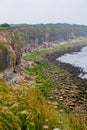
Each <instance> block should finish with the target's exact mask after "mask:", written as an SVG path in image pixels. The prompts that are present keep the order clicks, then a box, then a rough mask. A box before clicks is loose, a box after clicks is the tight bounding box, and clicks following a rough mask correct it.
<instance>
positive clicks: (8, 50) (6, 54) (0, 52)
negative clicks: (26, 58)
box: [0, 24, 87, 72]
mask: <svg viewBox="0 0 87 130" xmlns="http://www.w3.org/2000/svg"><path fill="white" fill-rule="evenodd" d="M81 36H83V37H85V36H87V26H82V25H69V24H46V25H43V24H40V25H19V26H14V27H12V28H11V27H10V28H8V29H0V72H2V71H4V70H11V71H15V67H16V65H18V64H19V63H20V61H21V55H22V53H21V52H22V51H25V52H26V51H29V50H31V49H34V48H37V47H38V45H42V44H43V43H44V42H45V43H46V42H51V43H54V42H55V43H59V42H60V41H65V40H68V39H73V38H76V37H81Z"/></svg>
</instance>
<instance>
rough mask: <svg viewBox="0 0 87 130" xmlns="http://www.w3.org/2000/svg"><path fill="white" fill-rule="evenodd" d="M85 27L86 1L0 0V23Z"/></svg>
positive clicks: (86, 19) (86, 15)
mask: <svg viewBox="0 0 87 130" xmlns="http://www.w3.org/2000/svg"><path fill="white" fill-rule="evenodd" d="M5 22H7V23H9V24H11V23H12V24H14V23H15V24H16V23H28V24H37V23H71V24H72V23H75V24H85V25H87V0H0V23H5Z"/></svg>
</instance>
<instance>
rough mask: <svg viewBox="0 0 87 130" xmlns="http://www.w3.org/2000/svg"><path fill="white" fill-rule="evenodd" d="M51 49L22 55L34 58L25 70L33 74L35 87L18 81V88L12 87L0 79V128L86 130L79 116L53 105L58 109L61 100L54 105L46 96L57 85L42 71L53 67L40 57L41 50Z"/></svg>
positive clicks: (46, 51) (11, 129)
mask: <svg viewBox="0 0 87 130" xmlns="http://www.w3.org/2000/svg"><path fill="white" fill-rule="evenodd" d="M65 46H66V45H64V48H65ZM60 48H63V46H61V47H60ZM60 48H59V49H60ZM57 49H58V48H57ZM50 51H53V50H43V51H36V52H34V53H32V54H29V55H26V56H25V57H26V59H28V60H33V61H34V66H32V68H27V69H26V71H27V73H30V74H32V75H34V76H35V77H36V82H37V86H38V87H37V86H35V87H32V86H29V85H27V84H20V85H19V88H20V89H19V90H16V91H15V90H13V89H11V87H10V86H8V85H6V83H5V82H4V81H2V80H0V129H1V130H43V129H44V128H43V126H48V127H49V128H48V130H53V129H54V128H59V129H60V130H87V126H86V125H85V123H84V121H83V120H82V119H80V118H79V117H75V116H74V115H72V114H67V113H66V112H64V111H60V110H57V109H55V106H57V107H58V108H59V109H60V107H62V104H57V105H56V103H55V99H54V100H53V101H52V102H54V103H51V102H50V101H49V100H47V99H46V98H49V96H50V95H51V91H50V88H51V87H56V84H54V83H53V81H52V80H51V79H50V77H48V76H47V75H46V73H44V72H46V71H48V70H50V71H54V69H53V66H51V65H50V64H47V63H44V61H43V58H42V55H43V54H44V53H48V52H50ZM42 92H43V93H42ZM43 95H44V96H45V97H46V98H45V97H44V96H43Z"/></svg>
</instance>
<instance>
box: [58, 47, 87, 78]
mask: <svg viewBox="0 0 87 130" xmlns="http://www.w3.org/2000/svg"><path fill="white" fill-rule="evenodd" d="M57 60H58V61H61V62H63V63H70V64H71V65H73V66H76V67H81V68H82V69H83V71H84V72H85V73H84V75H83V74H80V75H79V76H80V77H82V78H86V79H87V46H86V47H83V48H82V49H81V51H80V52H73V53H71V54H64V55H63V56H61V57H59V58H57Z"/></svg>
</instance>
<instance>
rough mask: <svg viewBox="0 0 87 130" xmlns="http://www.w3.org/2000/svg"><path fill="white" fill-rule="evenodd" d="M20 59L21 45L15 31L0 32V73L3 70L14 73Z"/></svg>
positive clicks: (5, 30)
mask: <svg viewBox="0 0 87 130" xmlns="http://www.w3.org/2000/svg"><path fill="white" fill-rule="evenodd" d="M20 59H21V43H20V41H19V38H18V35H17V32H16V30H14V29H3V30H0V72H4V71H5V70H10V71H15V67H16V65H17V64H19V63H20Z"/></svg>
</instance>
